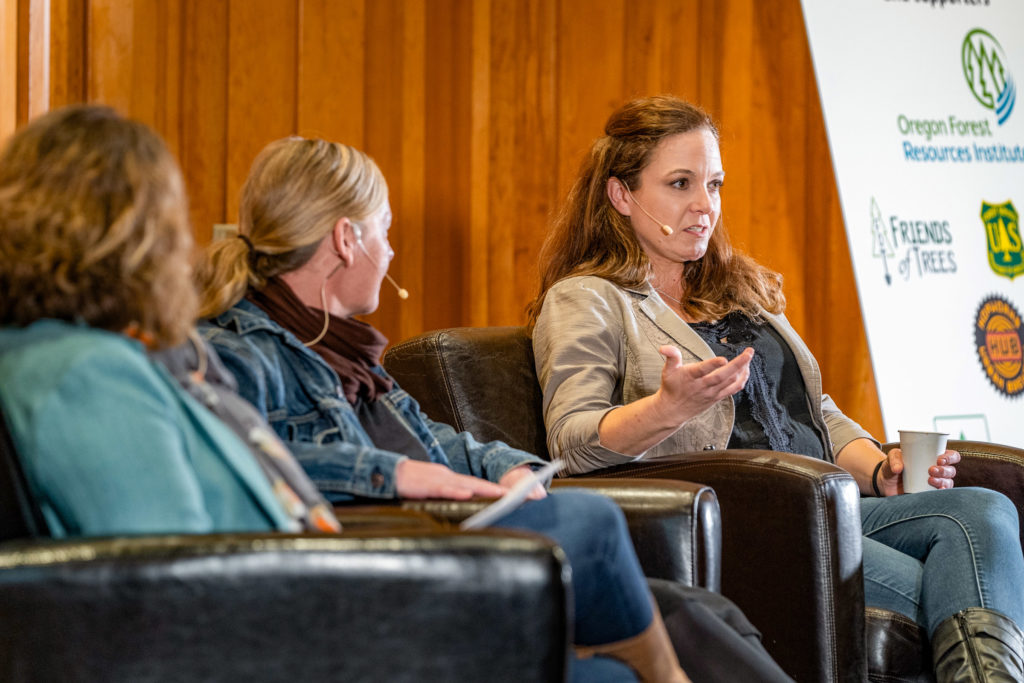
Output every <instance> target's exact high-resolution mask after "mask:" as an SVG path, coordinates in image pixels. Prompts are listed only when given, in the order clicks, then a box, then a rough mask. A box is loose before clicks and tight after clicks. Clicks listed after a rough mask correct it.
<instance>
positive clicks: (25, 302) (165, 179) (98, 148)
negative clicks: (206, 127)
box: [0, 105, 198, 346]
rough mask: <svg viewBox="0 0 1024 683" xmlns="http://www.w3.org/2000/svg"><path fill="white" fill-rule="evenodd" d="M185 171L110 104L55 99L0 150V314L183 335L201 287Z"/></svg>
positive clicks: (159, 341) (14, 322) (20, 321)
mask: <svg viewBox="0 0 1024 683" xmlns="http://www.w3.org/2000/svg"><path fill="white" fill-rule="evenodd" d="M191 251H192V235H191V230H190V229H189V222H188V207H187V205H186V201H185V193H184V187H183V182H182V179H181V173H180V171H179V170H178V166H177V164H176V163H175V161H174V159H173V157H172V156H171V154H170V152H169V151H168V150H167V148H166V147H165V146H164V143H163V142H162V141H161V140H160V138H159V136H157V134H156V133H154V132H153V131H152V130H150V129H149V128H148V127H147V126H145V125H144V124H142V123H139V122H136V121H130V120H127V119H125V118H122V117H121V116H120V115H118V114H117V113H116V112H114V111H113V110H112V109H109V108H106V107H97V106H87V105H78V106H72V107H66V108H63V109H57V110H54V111H51V112H49V113H47V114H45V115H43V116H41V117H39V118H37V119H35V120H34V121H32V122H31V123H29V124H28V125H27V126H25V127H24V128H22V129H21V130H20V131H18V132H17V133H15V134H14V136H13V137H12V138H11V139H10V140H9V141H8V143H7V144H6V145H5V147H4V149H3V151H2V152H0V325H3V326H16V327H24V326H27V325H29V324H31V323H32V322H34V321H36V320H39V319H41V318H53V319H58V320H66V321H70V322H83V323H85V324H87V325H90V326H92V327H97V328H102V329H105V330H110V331H114V332H124V331H126V330H136V331H137V332H138V333H139V334H140V335H143V336H148V337H152V338H153V340H154V342H155V343H156V345H159V346H170V345H174V344H178V343H180V342H182V341H184V339H185V337H186V335H187V332H188V330H189V329H190V328H191V327H192V325H193V324H194V322H195V315H196V312H197V310H198V297H197V295H196V292H195V288H194V286H193V284H192V279H191V265H190V258H191Z"/></svg>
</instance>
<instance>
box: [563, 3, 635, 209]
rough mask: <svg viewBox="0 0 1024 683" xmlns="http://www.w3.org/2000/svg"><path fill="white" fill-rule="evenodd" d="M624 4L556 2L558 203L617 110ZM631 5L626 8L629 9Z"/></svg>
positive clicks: (619, 90)
mask: <svg viewBox="0 0 1024 683" xmlns="http://www.w3.org/2000/svg"><path fill="white" fill-rule="evenodd" d="M624 4H625V2H624V0H599V1H598V2H592V1H591V0H561V3H560V7H559V18H558V95H559V97H558V103H557V107H558V109H557V121H556V125H557V126H558V133H557V134H558V178H559V183H558V188H559V197H564V196H565V193H566V192H567V191H568V189H569V186H570V185H571V184H572V180H573V178H574V176H575V174H576V171H577V170H578V169H579V165H580V160H581V159H582V158H583V154H584V152H585V151H586V150H588V149H589V148H590V143H591V142H593V140H594V139H595V138H598V137H600V136H601V134H602V133H603V131H604V122H605V120H606V119H607V118H608V114H610V113H611V112H612V111H613V110H615V109H616V108H617V107H618V106H619V105H621V104H622V102H623V99H624V92H623V83H622V75H623V63H622V54H623V50H624V45H623V43H624V39H625V29H624V22H625V18H626V10H625V7H624ZM631 4H632V3H631Z"/></svg>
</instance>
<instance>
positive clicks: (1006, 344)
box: [974, 295, 1024, 398]
mask: <svg viewBox="0 0 1024 683" xmlns="http://www.w3.org/2000/svg"><path fill="white" fill-rule="evenodd" d="M974 345H975V348H976V349H977V351H978V360H979V361H980V362H981V367H982V370H984V372H985V376H986V377H987V378H988V381H989V382H990V383H991V384H992V386H993V387H995V389H996V390H997V391H998V392H999V393H1000V394H1002V395H1003V396H1005V397H1007V398H1016V397H1018V396H1020V394H1021V393H1022V392H1024V331H1022V329H1021V324H1020V313H1019V312H1018V311H1017V309H1016V308H1015V307H1014V305H1013V304H1011V303H1010V302H1009V301H1007V300H1006V299H1004V298H1003V297H1001V296H998V295H992V296H989V297H986V298H985V299H983V300H982V302H981V304H980V305H979V306H978V314H977V316H976V317H975V320H974Z"/></svg>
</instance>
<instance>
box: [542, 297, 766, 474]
mask: <svg viewBox="0 0 1024 683" xmlns="http://www.w3.org/2000/svg"><path fill="white" fill-rule="evenodd" d="M595 285H597V286H599V287H600V289H601V290H602V291H597V289H595V287H594V286H595ZM612 288H614V285H611V284H610V283H607V282H604V281H601V280H599V279H597V278H573V279H570V280H567V281H563V282H562V283H559V284H556V285H555V286H554V287H552V288H551V289H550V290H549V291H548V293H547V294H546V296H545V299H544V306H543V308H542V310H541V313H540V315H539V317H538V320H537V325H536V327H535V328H534V332H533V346H534V354H535V357H536V363H537V375H538V378H539V380H540V383H541V389H542V391H543V393H544V421H545V424H546V426H547V429H548V448H549V449H550V450H551V453H552V456H553V457H556V456H557V457H561V458H563V459H565V460H566V461H567V465H568V468H567V470H568V472H569V473H579V472H589V471H592V470H595V469H599V468H602V467H607V466H610V465H617V464H621V463H626V462H632V461H635V460H637V459H639V458H640V457H642V456H643V455H644V453H645V452H646V451H647V450H648V449H650V448H651V447H653V446H656V445H657V444H659V443H661V442H662V441H664V440H665V439H666V438H668V437H669V436H671V435H672V434H674V433H675V432H677V431H678V430H679V428H680V427H681V426H683V424H685V423H686V422H687V421H688V420H689V419H691V418H693V417H695V416H697V415H699V414H700V413H702V412H704V411H705V410H707V408H709V407H710V406H711V405H713V404H714V403H715V402H716V401H719V400H721V399H722V398H725V397H727V396H731V395H732V394H733V393H735V392H736V391H738V390H739V389H740V388H741V387H742V386H743V383H745V382H746V379H747V375H748V367H749V362H750V358H751V356H752V352H751V351H746V352H744V353H742V354H740V355H739V356H737V358H736V359H734V360H733V361H731V362H726V360H725V359H724V358H712V359H710V360H706V361H702V362H699V363H686V364H684V363H682V359H681V355H680V352H679V350H678V349H676V348H675V347H672V346H662V347H660V348H659V349H658V350H659V352H660V353H661V354H662V355H663V356H665V358H666V362H665V365H664V367H663V369H662V372H661V378H660V380H661V381H660V384H659V385H658V387H657V389H655V390H654V391H653V392H652V393H651V394H650V395H648V396H645V397H641V398H638V399H636V400H634V401H631V402H629V403H627V404H625V405H623V403H622V396H621V393H622V389H621V387H622V376H623V373H624V372H625V367H626V354H627V353H629V350H628V349H627V348H625V346H624V344H623V339H624V338H625V335H624V333H623V328H622V325H623V321H624V319H625V317H626V316H631V315H632V312H631V311H627V310H625V307H626V306H628V304H627V303H626V302H625V301H623V300H622V298H621V297H617V296H615V292H614V291H613V290H612Z"/></svg>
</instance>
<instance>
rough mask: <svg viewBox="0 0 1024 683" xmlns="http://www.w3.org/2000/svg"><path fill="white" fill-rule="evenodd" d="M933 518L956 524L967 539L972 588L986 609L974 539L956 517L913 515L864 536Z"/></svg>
mask: <svg viewBox="0 0 1024 683" xmlns="http://www.w3.org/2000/svg"><path fill="white" fill-rule="evenodd" d="M935 517H939V518H942V519H948V520H951V521H952V522H953V523H954V524H956V526H958V527H959V528H960V531H961V532H963V535H964V537H965V538H966V539H967V547H968V548H970V551H971V571H972V572H973V573H974V586H975V588H976V589H977V591H978V600H979V602H981V607H986V608H987V605H986V604H985V593H984V591H983V590H982V588H981V576H980V575H979V574H978V558H977V556H976V555H975V552H974V539H973V538H971V534H970V532H969V531H968V529H967V527H966V526H965V525H964V524H963V522H961V521H960V520H959V519H957V518H956V517H953V516H952V515H946V514H942V513H929V514H924V515H914V516H913V517H905V518H903V519H900V520H897V521H893V522H887V523H885V524H883V525H881V526H879V527H877V528H875V529H872V530H871V531H870V532H866V533H865V534H864V535H865V536H867V537H868V538H870V537H871V536H872V534H874V533H875V532H878V531H882V530H883V529H888V528H889V527H893V526H897V525H899V524H901V523H903V522H911V521H914V520H917V519H929V518H935Z"/></svg>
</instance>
